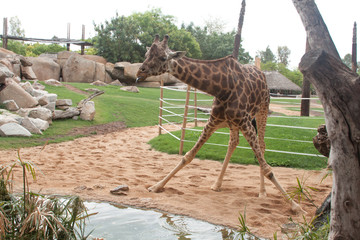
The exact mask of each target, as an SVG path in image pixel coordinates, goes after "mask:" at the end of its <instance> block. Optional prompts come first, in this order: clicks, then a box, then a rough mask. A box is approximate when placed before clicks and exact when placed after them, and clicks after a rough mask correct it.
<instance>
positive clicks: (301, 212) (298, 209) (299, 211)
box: [291, 201, 307, 215]
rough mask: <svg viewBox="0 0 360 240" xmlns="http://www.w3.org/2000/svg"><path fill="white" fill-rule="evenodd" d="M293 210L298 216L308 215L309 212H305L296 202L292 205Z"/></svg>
mask: <svg viewBox="0 0 360 240" xmlns="http://www.w3.org/2000/svg"><path fill="white" fill-rule="evenodd" d="M291 210H292V211H293V212H295V213H296V214H299V215H306V214H307V212H306V211H305V210H303V209H302V208H301V206H300V205H299V204H297V203H296V202H294V201H293V202H292V203H291Z"/></svg>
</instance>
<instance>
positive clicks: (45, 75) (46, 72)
mask: <svg viewBox="0 0 360 240" xmlns="http://www.w3.org/2000/svg"><path fill="white" fill-rule="evenodd" d="M28 60H29V61H30V62H31V63H32V70H33V72H34V73H35V75H36V77H37V79H38V80H48V79H56V80H59V79H60V71H61V69H60V65H59V64H58V63H57V62H55V61H54V59H52V58H47V57H31V58H28Z"/></svg>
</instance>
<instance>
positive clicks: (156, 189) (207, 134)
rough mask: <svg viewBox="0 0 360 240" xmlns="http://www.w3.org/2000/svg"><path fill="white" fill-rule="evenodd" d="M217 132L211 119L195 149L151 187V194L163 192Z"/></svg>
mask: <svg viewBox="0 0 360 240" xmlns="http://www.w3.org/2000/svg"><path fill="white" fill-rule="evenodd" d="M215 130H216V128H214V127H212V124H211V119H210V120H209V122H208V123H207V124H206V125H205V127H204V129H203V131H202V133H201V136H200V137H199V139H198V141H197V142H196V144H195V145H194V147H193V148H192V149H191V150H190V151H189V152H187V153H186V154H185V155H184V157H183V158H182V160H181V161H180V162H179V163H178V165H177V166H176V167H175V168H174V169H173V170H172V171H171V172H170V173H169V174H168V175H167V176H166V177H165V178H164V179H162V180H161V181H160V182H158V183H157V184H155V185H154V186H152V187H149V188H148V190H149V191H150V192H160V191H162V190H163V188H164V186H165V185H166V183H167V182H168V181H169V180H170V179H171V178H172V177H173V176H174V175H175V174H176V173H177V172H178V171H180V170H181V169H182V168H183V167H185V166H186V165H187V164H189V163H190V162H191V161H192V160H193V159H194V158H195V155H196V153H197V152H198V151H199V150H200V148H201V147H202V146H203V145H204V143H205V142H206V141H207V140H208V139H209V137H210V136H211V134H212V133H213V132H214V131H215Z"/></svg>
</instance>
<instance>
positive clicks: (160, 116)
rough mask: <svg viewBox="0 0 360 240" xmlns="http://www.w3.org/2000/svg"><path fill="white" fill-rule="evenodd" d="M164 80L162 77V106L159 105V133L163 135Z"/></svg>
mask: <svg viewBox="0 0 360 240" xmlns="http://www.w3.org/2000/svg"><path fill="white" fill-rule="evenodd" d="M163 87H164V80H163V79H162V78H161V82H160V107H159V135H161V126H162V108H163V99H164V89H163Z"/></svg>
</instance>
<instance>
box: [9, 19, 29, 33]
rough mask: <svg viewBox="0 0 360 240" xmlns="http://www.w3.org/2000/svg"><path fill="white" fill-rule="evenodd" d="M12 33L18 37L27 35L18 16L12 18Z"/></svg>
mask: <svg viewBox="0 0 360 240" xmlns="http://www.w3.org/2000/svg"><path fill="white" fill-rule="evenodd" d="M9 23H10V27H9V29H10V35H12V36H16V37H25V30H24V29H22V28H21V21H20V19H19V18H18V16H15V17H11V18H10V21H9Z"/></svg>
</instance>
